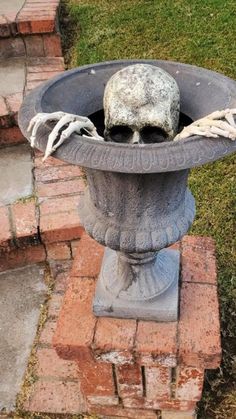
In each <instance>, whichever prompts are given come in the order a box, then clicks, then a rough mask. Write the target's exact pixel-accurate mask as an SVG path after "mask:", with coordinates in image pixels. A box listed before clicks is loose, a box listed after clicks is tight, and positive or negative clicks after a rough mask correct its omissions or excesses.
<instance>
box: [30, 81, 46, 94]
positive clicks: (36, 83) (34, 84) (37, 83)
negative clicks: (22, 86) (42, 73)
mask: <svg viewBox="0 0 236 419" xmlns="http://www.w3.org/2000/svg"><path fill="white" fill-rule="evenodd" d="M43 82H44V80H38V81H37V80H36V81H32V82H28V81H27V83H26V90H27V92H28V91H30V90H33V89H36V87H38V86H40V84H42V83H43Z"/></svg>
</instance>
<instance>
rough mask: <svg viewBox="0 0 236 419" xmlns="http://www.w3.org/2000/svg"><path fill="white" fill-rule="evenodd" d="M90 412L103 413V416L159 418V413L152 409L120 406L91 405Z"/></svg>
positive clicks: (139, 418)
mask: <svg viewBox="0 0 236 419" xmlns="http://www.w3.org/2000/svg"><path fill="white" fill-rule="evenodd" d="M89 413H90V414H95V415H96V414H97V415H101V416H102V417H103V416H104V417H107V418H113V417H119V418H125V419H157V414H156V412H154V411H151V410H143V409H124V408H122V407H120V406H90V405H89Z"/></svg>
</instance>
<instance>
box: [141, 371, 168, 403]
mask: <svg viewBox="0 0 236 419" xmlns="http://www.w3.org/2000/svg"><path fill="white" fill-rule="evenodd" d="M145 379H146V380H145V381H146V397H147V399H148V400H156V399H157V400H158V399H159V400H167V399H169V398H170V396H171V369H170V368H167V367H145Z"/></svg>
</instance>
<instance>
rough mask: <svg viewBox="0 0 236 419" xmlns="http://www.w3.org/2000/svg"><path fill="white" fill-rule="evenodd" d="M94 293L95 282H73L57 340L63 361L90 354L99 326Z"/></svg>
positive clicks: (67, 293) (61, 318)
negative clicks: (93, 311) (97, 326)
mask: <svg viewBox="0 0 236 419" xmlns="http://www.w3.org/2000/svg"><path fill="white" fill-rule="evenodd" d="M94 290H95V283H94V281H93V280H92V279H85V278H83V279H81V278H76V277H71V278H70V283H69V285H68V289H67V291H66V294H65V298H64V303H63V305H62V309H61V312H60V316H59V319H58V325H57V330H56V333H55V336H54V340H53V345H54V347H55V349H56V351H57V353H58V355H59V356H60V357H62V358H63V359H71V360H73V359H75V360H76V359H80V357H81V356H82V355H83V351H85V352H86V353H87V352H89V351H88V347H90V346H91V344H92V341H93V336H94V329H95V325H96V317H95V316H94V315H93V313H92V300H93V296H94Z"/></svg>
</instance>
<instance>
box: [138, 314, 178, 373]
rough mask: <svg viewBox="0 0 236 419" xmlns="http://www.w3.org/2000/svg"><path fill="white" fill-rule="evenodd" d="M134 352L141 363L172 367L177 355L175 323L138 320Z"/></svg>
mask: <svg viewBox="0 0 236 419" xmlns="http://www.w3.org/2000/svg"><path fill="white" fill-rule="evenodd" d="M135 352H136V357H137V360H138V362H139V363H140V364H141V365H146V366H155V365H163V366H167V367H174V366H175V365H176V356H177V323H176V322H170V323H157V322H144V321H139V322H138V328H137V334H136V341H135Z"/></svg>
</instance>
